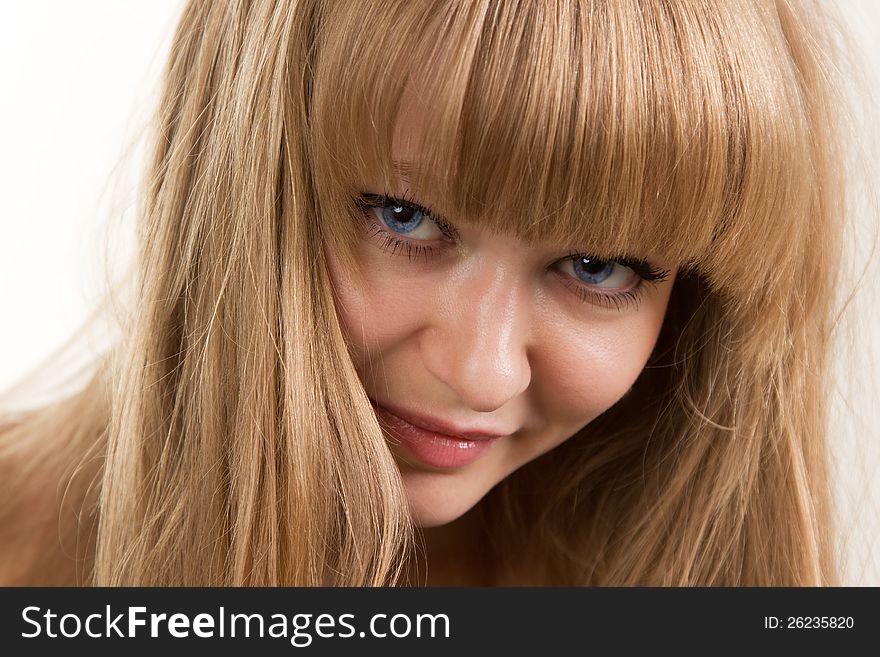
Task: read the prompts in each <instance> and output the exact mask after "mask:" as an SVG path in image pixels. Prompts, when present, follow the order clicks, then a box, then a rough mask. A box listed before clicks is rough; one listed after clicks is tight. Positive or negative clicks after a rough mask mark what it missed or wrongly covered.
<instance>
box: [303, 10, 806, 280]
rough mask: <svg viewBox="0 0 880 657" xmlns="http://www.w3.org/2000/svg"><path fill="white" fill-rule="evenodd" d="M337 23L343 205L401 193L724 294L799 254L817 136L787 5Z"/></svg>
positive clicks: (331, 172)
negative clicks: (678, 274)
mask: <svg viewBox="0 0 880 657" xmlns="http://www.w3.org/2000/svg"><path fill="white" fill-rule="evenodd" d="M331 12H338V13H339V14H340V16H337V17H335V18H334V19H333V20H330V21H328V25H329V27H328V30H327V32H326V34H324V35H323V38H322V39H321V45H320V49H321V54H320V56H319V64H318V67H317V74H316V81H315V89H316V94H315V99H314V105H313V107H312V110H313V116H312V125H313V127H314V128H315V136H316V140H315V145H316V148H315V156H316V160H317V161H316V168H317V169H318V170H320V171H321V173H320V174H319V178H323V179H324V180H328V181H332V182H333V183H334V184H335V188H334V189H335V191H336V192H337V193H339V194H340V195H341V197H342V198H351V197H352V196H356V195H357V194H358V193H361V192H363V191H364V190H363V189H362V188H363V186H364V185H365V184H366V181H367V180H373V181H381V184H383V185H384V186H385V189H386V190H390V191H393V192H397V193H401V192H406V194H407V196H408V197H415V198H416V199H417V200H419V201H420V202H422V203H423V204H425V205H430V206H431V207H433V208H434V209H436V210H438V211H440V212H441V213H442V214H443V215H444V216H446V217H447V218H449V219H450V220H452V221H453V223H454V222H455V218H459V219H460V220H466V221H469V222H473V223H476V224H479V225H483V226H485V227H487V228H488V229H491V230H497V231H504V232H510V233H513V234H515V235H517V236H519V237H521V238H522V239H525V240H528V241H543V242H549V243H553V244H557V243H558V244H559V245H560V246H565V247H571V248H579V249H589V252H590V253H591V254H593V255H595V256H597V257H616V256H624V255H629V256H641V257H644V256H653V257H656V258H662V259H664V260H666V261H667V262H670V263H675V264H680V265H684V266H688V267H691V268H694V269H696V270H697V271H703V272H704V273H706V274H707V275H708V278H710V280H713V281H715V282H716V283H718V284H720V285H723V286H734V287H736V286H738V285H740V284H741V285H743V286H745V287H746V288H751V287H752V286H753V285H754V284H755V277H754V271H755V268H756V267H761V266H762V262H761V259H762V258H764V259H765V262H764V263H763V264H764V266H765V267H769V266H773V267H775V266H776V265H777V264H778V261H779V260H780V258H784V257H785V251H786V249H788V248H792V241H791V238H792V236H793V235H796V233H797V232H798V230H799V218H800V217H801V216H802V215H803V214H804V212H806V211H807V207H806V204H807V203H808V201H809V199H810V198H811V194H810V193H809V185H808V182H809V178H810V176H809V164H806V165H805V164H803V163H808V162H809V152H808V151H809V147H808V144H809V134H808V133H809V130H808V127H807V126H808V124H807V121H806V120H805V118H804V113H805V108H804V106H803V103H802V102H801V98H800V95H799V92H798V84H797V72H796V71H794V70H793V68H792V66H791V63H790V60H789V58H787V57H786V56H785V53H781V52H779V50H780V44H779V43H777V42H775V41H774V40H773V37H772V33H773V31H772V24H773V23H774V22H776V23H778V21H779V17H778V15H777V12H776V9H775V8H774V6H772V3H769V4H767V5H766V6H765V7H764V8H763V9H762V8H747V7H742V8H740V7H730V6H727V4H726V3H724V2H718V3H713V2H703V3H691V2H669V1H663V2H660V1H659V0H658V1H657V2H650V1H647V2H635V1H634V0H619V1H615V2H590V1H586V0H568V1H566V0H558V1H556V2H541V3H502V2H494V1H493V2H482V3H434V2H400V3H394V2H392V3H340V4H338V5H336V6H335V7H333V8H332V9H331ZM776 29H777V32H778V26H777V28H776ZM731 38H735V39H737V40H739V41H742V42H750V43H753V44H754V49H753V50H752V51H751V52H750V53H742V52H733V51H731V50H730V49H729V48H728V47H727V46H726V45H725V44H726V43H729V41H730V39H731ZM783 46H784V44H783ZM401 135H403V138H402V137H401ZM401 143H403V148H400V145H401ZM395 151H396V152H395ZM377 184H378V183H377ZM377 191H383V190H377ZM331 223H332V222H331ZM774 271H775V270H774ZM762 284H766V281H763V283H762Z"/></svg>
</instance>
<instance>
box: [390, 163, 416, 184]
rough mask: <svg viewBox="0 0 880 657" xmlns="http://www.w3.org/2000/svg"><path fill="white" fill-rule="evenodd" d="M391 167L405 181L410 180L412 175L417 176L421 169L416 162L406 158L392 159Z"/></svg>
mask: <svg viewBox="0 0 880 657" xmlns="http://www.w3.org/2000/svg"><path fill="white" fill-rule="evenodd" d="M391 169H392V171H394V173H396V174H397V175H399V176H400V177H401V178H404V179H406V180H407V181H412V179H413V176H416V177H417V176H418V174H419V171H421V169H420V167H419V165H418V164H415V163H414V162H408V161H406V160H393V161H392V162H391Z"/></svg>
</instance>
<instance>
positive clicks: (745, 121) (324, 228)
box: [0, 0, 844, 586]
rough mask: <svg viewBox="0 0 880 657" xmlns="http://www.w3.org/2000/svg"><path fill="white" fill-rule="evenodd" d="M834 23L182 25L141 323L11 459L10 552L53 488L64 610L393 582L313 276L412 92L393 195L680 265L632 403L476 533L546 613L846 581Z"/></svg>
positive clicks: (725, 7) (411, 13)
mask: <svg viewBox="0 0 880 657" xmlns="http://www.w3.org/2000/svg"><path fill="white" fill-rule="evenodd" d="M830 25H832V23H831V22H829V15H828V14H827V13H826V10H825V9H824V8H822V7H820V6H819V5H817V4H815V3H813V2H798V3H794V2H793V1H792V0H775V1H774V0H755V1H754V2H740V3H736V4H735V5H734V4H731V3H728V2H724V1H720V0H719V1H710V0H705V1H703V2H691V1H689V0H688V1H685V0H682V1H676V0H615V1H614V2H603V1H601V0H568V1H564V0H553V1H550V0H548V1H547V2H534V3H533V2H504V1H501V0H497V1H493V0H486V1H484V2H462V3H441V2H428V1H425V2H420V1H412V0H406V1H390V0H385V1H381V2H379V1H377V2H369V3H357V2H354V3H353V2H342V1H341V0H237V1H230V2H211V1H209V0H192V1H191V2H189V3H188V5H187V6H186V8H185V10H184V13H183V16H182V18H181V20H180V23H179V25H178V28H177V31H176V35H175V38H174V41H173V45H172V50H171V54H170V59H169V61H168V65H167V69H166V73H165V83H164V89H163V92H162V96H161V100H160V103H159V106H158V112H157V115H156V122H155V139H154V150H153V155H152V162H151V166H150V168H149V171H148V172H147V175H146V177H145V184H144V186H143V192H142V207H141V213H140V219H139V224H138V240H139V242H138V245H139V248H138V259H137V267H138V269H137V272H138V277H137V284H136V292H135V297H134V299H135V304H136V307H135V308H133V310H135V309H136V312H132V314H131V317H130V320H129V321H127V323H125V325H124V332H123V337H122V339H121V340H120V341H119V342H118V343H117V344H116V345H114V347H113V349H112V350H111V351H110V352H108V354H107V356H106V357H105V359H104V360H103V361H102V364H101V367H99V368H98V370H97V371H96V374H95V376H94V377H93V379H92V380H91V381H90V382H89V384H88V385H87V386H86V387H85V388H83V389H82V390H81V391H80V392H78V393H76V394H74V395H72V396H69V397H67V398H65V399H63V400H61V401H59V402H56V403H54V404H51V405H49V406H47V407H45V408H43V409H40V410H37V411H33V412H29V413H27V414H20V415H19V416H16V417H12V418H11V420H13V422H12V424H13V426H12V427H11V428H9V429H8V430H7V431H5V433H2V434H0V469H2V471H3V472H2V476H3V479H2V480H0V527H11V526H12V524H11V521H9V522H8V521H7V519H9V518H12V517H14V516H15V515H16V513H18V512H17V511H16V510H17V509H20V508H21V505H22V504H26V503H28V501H29V500H34V499H37V491H34V490H33V486H28V483H27V482H29V481H36V480H39V476H40V473H42V476H43V477H46V476H48V477H50V478H52V479H51V480H52V481H56V482H58V485H59V486H60V487H61V488H59V490H61V489H63V490H64V491H66V494H65V496H64V499H65V500H67V501H68V503H71V504H72V505H73V508H74V510H75V513H74V515H75V517H76V519H77V520H76V521H75V522H67V523H62V525H61V526H59V525H58V524H57V522H54V521H53V522H50V523H49V525H48V526H47V527H46V526H44V527H43V530H42V531H44V532H45V533H46V536H47V540H49V539H51V538H52V536H54V538H55V540H56V541H57V539H58V538H59V537H58V533H59V531H60V532H61V539H62V543H63V544H65V545H67V546H68V548H71V549H73V550H74V551H78V552H79V554H80V556H81V558H82V562H81V564H80V568H79V574H78V577H77V582H79V583H94V584H98V585H278V584H284V585H354V586H359V585H385V584H401V583H406V582H407V573H408V572H410V571H409V567H410V565H411V563H412V560H413V559H415V558H416V556H415V555H416V554H417V546H418V531H417V530H416V528H414V527H413V526H412V523H411V521H410V519H409V517H408V514H407V511H406V499H405V494H404V490H403V486H402V483H401V480H400V476H399V472H398V470H397V467H396V465H395V463H394V461H393V459H392V457H391V455H390V453H389V451H388V449H387V447H386V444H385V441H384V438H383V436H382V433H381V430H380V428H379V425H378V424H377V421H376V418H375V416H374V414H373V411H372V408H371V406H370V404H369V401H368V399H367V397H366V395H365V392H364V390H363V387H362V385H361V383H360V381H359V380H358V377H357V373H356V371H355V369H354V367H353V365H352V362H351V359H350V357H349V355H348V350H347V346H346V341H345V336H344V334H343V332H342V330H341V328H340V324H339V322H338V320H337V317H336V313H335V309H334V299H333V294H332V290H331V287H330V282H329V278H328V275H327V268H326V263H325V256H324V249H325V248H334V249H339V250H342V251H343V252H344V250H345V249H347V248H349V247H350V236H351V235H352V231H351V226H352V225H353V220H352V216H353V203H352V199H354V198H355V197H356V196H357V194H358V193H359V192H360V191H362V190H360V189H359V188H358V184H359V183H360V182H361V181H362V177H363V173H364V171H375V172H380V174H381V175H382V176H384V179H385V180H386V181H388V182H389V183H390V181H392V180H393V179H394V177H395V176H396V175H398V174H399V173H400V170H399V164H398V163H394V162H392V161H391V156H390V154H391V148H390V147H391V143H392V138H393V130H394V125H395V117H396V116H397V115H398V112H399V109H400V106H401V105H400V103H401V98H402V97H403V95H404V93H405V92H406V91H407V90H411V88H412V85H413V84H417V85H418V88H419V90H420V94H421V95H420V98H421V99H422V101H423V103H424V108H423V109H424V117H423V118H424V122H425V126H426V128H425V134H426V135H430V139H427V140H425V143H424V144H423V148H422V150H421V151H420V160H419V168H418V169H417V170H414V171H412V172H409V173H410V174H411V176H412V177H413V179H416V180H418V187H419V189H420V190H421V191H422V193H423V194H428V195H430V197H431V198H432V199H434V200H435V201H436V202H437V203H438V204H439V205H440V206H442V207H443V208H444V209H446V208H448V209H450V210H449V211H450V212H452V213H455V214H456V215H457V216H464V217H467V218H468V219H469V220H472V221H474V222H481V223H483V224H485V225H488V226H491V227H493V228H498V229H502V230H506V231H512V232H513V233H515V234H517V235H519V236H520V237H522V238H524V239H528V240H531V239H552V240H556V241H559V242H570V243H577V244H579V245H580V244H585V245H590V246H592V247H593V251H592V252H593V253H595V254H596V255H597V256H608V257H615V256H618V257H619V256H620V255H622V254H629V253H636V254H640V253H646V252H648V251H650V252H651V253H654V254H658V255H662V256H663V257H665V258H667V259H669V260H670V261H673V262H677V263H680V264H681V268H680V274H679V277H678V279H677V281H676V284H675V287H674V290H673V293H672V298H671V301H670V306H669V309H668V312H667V317H666V320H665V323H664V326H663V329H662V332H661V336H660V338H659V340H658V343H657V347H656V349H655V351H654V353H653V355H652V357H651V360H650V361H649V363H648V366H647V367H646V368H645V370H644V372H643V373H642V375H641V376H640V378H639V380H638V381H637V382H636V384H635V386H634V387H633V389H632V390H631V391H630V392H629V393H628V394H627V395H626V396H625V397H624V398H623V399H621V400H620V401H619V402H618V403H617V404H616V405H615V406H614V407H612V408H611V409H610V410H609V411H607V412H606V413H605V414H603V415H602V416H600V417H599V418H598V419H597V420H595V421H594V422H592V423H590V424H589V425H588V426H587V427H585V428H584V429H583V430H582V431H580V432H579V433H578V434H577V435H575V436H573V437H572V438H571V439H569V440H568V441H566V442H565V443H564V444H562V445H561V446H559V447H558V448H556V449H554V450H552V451H551V452H549V453H547V454H546V455H544V456H542V457H540V458H538V459H536V460H535V461H532V462H531V463H528V464H527V465H525V466H523V467H522V468H521V469H519V470H518V471H516V472H515V473H513V474H512V475H511V476H509V477H508V478H507V479H506V480H504V481H503V482H502V483H501V484H499V485H498V486H496V487H495V488H494V489H493V490H492V491H491V492H490V493H489V494H488V495H487V496H486V497H485V498H484V499H483V500H482V501H481V502H480V503H479V505H478V509H477V511H478V512H479V513H480V514H481V516H482V517H483V519H484V523H482V526H483V527H484V528H485V532H486V534H485V536H484V537H482V538H483V540H484V545H485V549H486V550H487V551H490V552H491V554H492V555H493V559H494V561H495V562H496V563H500V564H502V567H503V568H504V569H506V570H509V571H510V572H512V573H519V574H520V575H521V577H525V578H528V580H529V583H540V584H567V585H589V584H597V585H632V584H645V585H824V584H834V583H837V577H838V575H837V565H836V562H835V554H836V553H835V542H834V533H833V514H832V511H831V506H830V493H829V484H828V477H827V474H826V471H827V465H826V458H827V456H826V452H825V448H826V444H825V437H826V412H827V409H826V402H825V399H826V392H827V389H826V386H827V381H826V376H827V373H828V371H829V363H828V361H827V358H828V351H829V340H830V338H831V335H832V331H833V327H834V326H833V323H834V304H833V301H834V299H835V295H836V289H837V288H836V286H837V283H838V281H837V271H838V262H839V259H840V253H839V252H840V234H841V226H842V220H843V215H844V213H843V208H844V206H843V200H844V199H843V196H842V191H841V190H842V189H843V182H844V181H843V178H842V173H841V167H840V163H841V159H842V158H841V145H840V143H841V140H840V131H839V130H838V128H837V120H836V119H837V116H838V110H839V106H840V104H839V99H838V96H837V94H836V92H835V88H834V86H833V84H832V81H833V78H834V61H835V60H834V56H835V53H836V51H837V43H836V40H835V39H836V35H835V33H834V32H833V31H832V29H831V28H830V27H829V26H830ZM53 503H54V502H53ZM59 517H60V516H59ZM52 518H53V519H54V518H55V516H52ZM84 528H87V529H85V531H84ZM32 529H33V528H32ZM34 531H36V530H34ZM74 537H75V538H74ZM475 540H476V539H475ZM65 541H66V542H65ZM55 567H57V564H54V563H49V562H44V561H41V560H40V559H39V558H35V561H34V562H33V563H32V564H31V565H30V566H29V571H28V572H29V576H30V577H31V578H32V580H33V579H36V580H40V573H42V574H43V577H44V579H46V580H48V581H51V576H52V575H51V573H52V572H53V568H55Z"/></svg>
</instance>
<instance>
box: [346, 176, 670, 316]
mask: <svg viewBox="0 0 880 657" xmlns="http://www.w3.org/2000/svg"><path fill="white" fill-rule="evenodd" d="M405 197H406V194H405V193H404V195H403V198H398V197H396V196H390V195H388V194H362V195H361V196H360V197H359V198H357V199H355V203H356V205H357V206H358V207H359V208H360V209H361V212H362V213H363V218H364V219H365V221H366V224H367V228H368V230H370V232H371V234H372V235H374V236H375V237H377V238H378V239H379V241H380V246H381V247H382V249H383V250H385V251H389V252H391V254H392V255H397V254H398V253H399V252H405V253H406V256H407V259H408V260H409V261H410V262H411V261H412V260H413V259H415V258H419V257H422V256H424V258H425V261H426V262H427V260H428V258H429V257H430V256H431V255H433V254H434V252H435V251H436V250H437V247H435V246H432V245H430V244H417V243H415V242H413V241H411V240H408V239H405V238H401V237H398V236H396V235H395V234H394V233H391V232H389V231H388V230H386V229H385V228H384V227H382V226H380V225H379V223H378V221H377V220H376V219H375V217H374V216H373V214H372V213H371V212H370V210H372V209H374V208H382V207H384V206H386V205H399V206H402V207H406V208H408V209H411V210H417V211H419V212H421V213H422V214H424V215H425V217H426V218H428V219H430V220H431V221H433V222H434V223H435V224H436V225H437V227H438V228H439V229H440V231H441V232H442V233H443V234H444V235H445V236H446V237H448V238H449V239H451V240H454V239H456V238H457V233H456V231H455V229H454V228H453V227H452V226H451V224H449V223H448V222H447V221H446V220H445V219H444V218H443V217H441V216H439V215H438V214H436V213H435V212H433V211H432V210H431V209H430V208H428V207H426V206H424V205H421V204H420V203H417V202H415V201H413V200H407V199H406V198H405ZM588 257H591V256H589V255H588V254H584V253H576V252H570V253H569V254H568V255H566V256H565V257H563V258H559V259H558V260H556V261H555V262H553V264H552V265H551V266H555V265H557V264H559V263H560V262H565V261H566V260H571V259H575V258H588ZM613 262H615V263H617V264H619V265H622V266H624V267H628V268H629V269H632V270H633V272H635V274H636V276H637V277H638V283H636V285H635V286H634V287H631V288H629V289H628V290H624V291H623V292H616V293H614V294H607V293H602V292H596V291H595V288H590V287H589V286H587V285H585V284H584V283H581V282H579V281H577V280H576V279H574V278H572V277H571V276H568V275H566V274H562V273H560V274H559V276H560V278H561V279H562V281H563V283H564V284H565V286H566V287H568V288H569V289H570V290H571V291H572V292H574V293H575V294H577V295H578V297H580V299H581V301H583V302H585V303H593V304H595V305H599V306H602V307H605V308H612V309H614V310H624V309H625V308H626V307H627V306H633V307H635V308H636V309H638V304H639V302H640V301H641V299H642V295H643V294H644V292H645V285H646V284H647V285H657V284H658V283H661V282H663V281H665V280H666V279H667V278H668V277H669V271H667V270H665V269H659V268H657V267H654V266H653V265H651V264H650V263H649V262H647V261H645V260H639V259H637V258H617V259H615V260H614V261H613Z"/></svg>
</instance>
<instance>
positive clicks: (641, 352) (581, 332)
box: [532, 303, 665, 440]
mask: <svg viewBox="0 0 880 657" xmlns="http://www.w3.org/2000/svg"><path fill="white" fill-rule="evenodd" d="M664 309H665V303H661V304H660V305H659V306H658V307H657V308H643V309H642V311H641V312H639V313H631V314H628V315H627V317H626V318H620V320H617V319H614V320H611V321H607V322H601V321H600V322H595V323H590V324H589V325H587V326H586V327H584V326H581V325H562V326H558V327H557V328H556V330H555V331H554V332H553V333H554V337H553V338H552V340H545V341H544V349H542V350H540V351H537V350H536V352H535V358H533V359H532V388H533V390H532V393H533V394H534V395H535V399H536V400H537V403H538V405H539V406H540V407H541V408H542V409H543V413H542V415H543V417H544V418H545V419H546V420H547V421H548V423H551V424H553V425H555V426H556V427H558V429H559V430H558V431H557V432H550V433H552V434H553V435H555V436H556V438H557V440H558V438H559V436H560V435H562V436H570V435H572V434H573V433H574V432H576V431H577V430H579V429H580V428H582V427H583V426H584V425H586V424H588V423H589V422H590V421H592V420H593V419H595V418H596V417H598V416H599V415H601V414H602V413H603V412H605V411H606V410H608V409H609V408H610V407H611V406H613V405H614V404H615V403H616V402H617V401H619V400H620V398H621V397H623V396H624V395H625V394H626V393H627V392H628V391H629V389H630V388H631V387H632V385H633V384H634V383H635V381H636V379H637V378H638V376H639V374H640V373H641V371H642V369H643V368H644V366H645V363H646V362H647V360H648V358H649V357H650V355H651V351H652V350H653V348H654V344H655V342H656V339H657V335H658V333H659V330H660V324H661V323H662V319H663V311H664ZM551 344H552V345H553V346H552V348H550V347H548V346H547V345H551ZM539 354H540V355H539Z"/></svg>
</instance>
